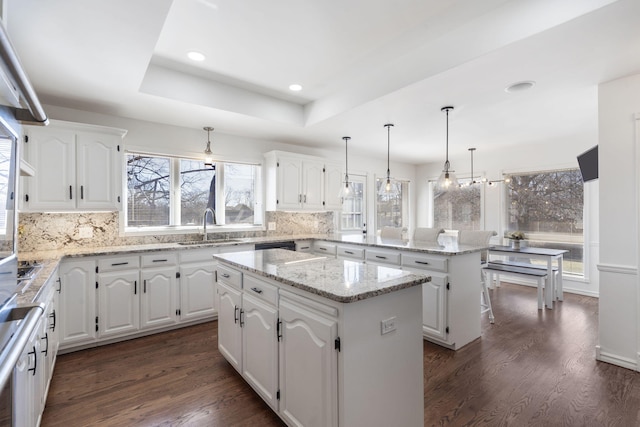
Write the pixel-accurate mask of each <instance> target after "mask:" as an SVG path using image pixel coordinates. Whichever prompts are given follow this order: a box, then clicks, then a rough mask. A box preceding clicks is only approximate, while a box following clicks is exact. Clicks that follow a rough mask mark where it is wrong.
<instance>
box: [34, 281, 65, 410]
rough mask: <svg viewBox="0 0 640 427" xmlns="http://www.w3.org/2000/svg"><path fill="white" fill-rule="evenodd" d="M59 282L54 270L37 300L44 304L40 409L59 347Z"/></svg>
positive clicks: (43, 402)
mask: <svg viewBox="0 0 640 427" xmlns="http://www.w3.org/2000/svg"><path fill="white" fill-rule="evenodd" d="M59 285H60V280H59V278H58V272H57V270H55V271H54V272H53V273H52V274H51V276H50V277H49V279H48V280H47V283H45V284H44V286H43V287H42V291H41V292H42V296H41V298H39V302H41V303H42V304H44V313H43V315H42V316H43V317H42V322H41V323H42V325H41V330H40V343H41V353H42V355H43V360H42V377H43V383H42V393H41V397H42V402H41V404H42V407H43V408H44V405H45V403H46V398H47V394H48V393H49V384H50V382H51V377H52V376H53V367H54V366H55V363H56V357H57V354H58V347H59V344H60V343H59V330H60V328H59V321H58V316H59V314H58V313H59V310H58V295H59V291H60V286H59Z"/></svg>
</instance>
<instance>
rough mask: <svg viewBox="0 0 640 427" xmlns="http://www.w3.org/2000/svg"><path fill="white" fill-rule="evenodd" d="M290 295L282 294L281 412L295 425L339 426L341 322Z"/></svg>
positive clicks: (311, 426)
mask: <svg viewBox="0 0 640 427" xmlns="http://www.w3.org/2000/svg"><path fill="white" fill-rule="evenodd" d="M281 292H282V294H285V292H283V291H281ZM293 297H295V295H294V296H293ZM290 298H291V297H290ZM290 298H287V297H286V296H281V298H280V321H281V322H282V325H281V332H282V339H281V341H280V416H281V417H282V418H283V419H284V420H285V422H286V423H287V424H288V425H291V426H307V427H313V426H318V427H323V426H337V425H338V352H337V350H336V348H335V340H336V338H337V336H338V322H337V320H336V319H332V318H330V317H328V316H325V315H322V314H320V313H318V312H316V311H314V310H313V309H312V308H311V307H309V306H308V305H306V306H305V305H303V304H301V303H300V301H303V299H302V298H296V300H293V299H290ZM309 302H310V303H313V301H309ZM315 304H317V303H315ZM317 305H319V304H317ZM327 308H328V307H327Z"/></svg>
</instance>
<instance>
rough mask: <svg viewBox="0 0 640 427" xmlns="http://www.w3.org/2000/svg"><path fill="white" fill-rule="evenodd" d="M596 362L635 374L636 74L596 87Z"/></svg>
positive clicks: (639, 346)
mask: <svg viewBox="0 0 640 427" xmlns="http://www.w3.org/2000/svg"><path fill="white" fill-rule="evenodd" d="M598 103H599V107H600V112H599V118H598V123H599V138H600V147H599V169H600V189H601V191H600V235H601V241H600V265H598V269H599V270H600V319H599V329H600V335H599V344H598V347H597V351H596V357H597V358H598V359H599V360H603V361H607V362H611V363H615V364H617V365H620V366H625V367H628V368H631V369H635V370H640V356H639V351H640V337H639V336H638V334H639V333H640V332H639V325H638V323H639V322H638V314H639V309H640V301H639V293H638V256H639V254H638V241H639V239H638V173H637V171H638V166H639V165H640V163H639V161H638V148H637V144H638V137H639V135H638V131H639V130H640V121H639V119H638V117H639V116H638V113H640V74H636V75H633V76H629V77H625V78H621V79H618V80H614V81H611V82H608V83H604V84H601V85H600V87H599V100H598Z"/></svg>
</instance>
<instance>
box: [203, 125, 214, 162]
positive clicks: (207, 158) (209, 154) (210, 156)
mask: <svg viewBox="0 0 640 427" xmlns="http://www.w3.org/2000/svg"><path fill="white" fill-rule="evenodd" d="M203 129H204V130H206V131H207V148H205V150H204V156H205V157H204V167H211V166H213V153H212V152H211V139H210V138H209V133H210V132H211V131H213V128H212V127H211V126H205V127H204V128H203Z"/></svg>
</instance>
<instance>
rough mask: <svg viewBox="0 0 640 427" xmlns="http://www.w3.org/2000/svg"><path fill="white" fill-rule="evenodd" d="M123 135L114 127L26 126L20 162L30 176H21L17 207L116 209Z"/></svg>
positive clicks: (73, 124)
mask: <svg viewBox="0 0 640 427" xmlns="http://www.w3.org/2000/svg"><path fill="white" fill-rule="evenodd" d="M124 134H125V131H123V130H120V129H112V128H105V127H101V126H90V125H81V124H75V123H67V122H58V121H52V123H51V125H50V126H47V127H27V129H26V136H25V158H26V160H27V161H28V162H29V163H30V164H31V165H32V166H33V167H34V169H35V171H36V173H35V176H33V177H25V178H23V188H24V195H23V198H22V204H23V208H24V209H25V210H29V211H50V210H89V209H90V210H118V209H120V208H121V203H120V197H121V188H122V177H121V168H122V155H123V154H122V151H121V149H120V146H121V144H122V137H123V136H124Z"/></svg>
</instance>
